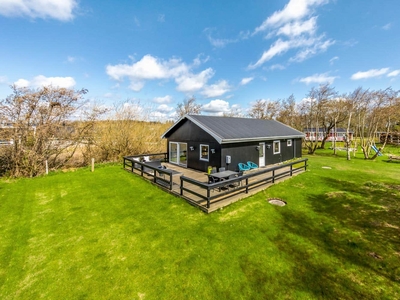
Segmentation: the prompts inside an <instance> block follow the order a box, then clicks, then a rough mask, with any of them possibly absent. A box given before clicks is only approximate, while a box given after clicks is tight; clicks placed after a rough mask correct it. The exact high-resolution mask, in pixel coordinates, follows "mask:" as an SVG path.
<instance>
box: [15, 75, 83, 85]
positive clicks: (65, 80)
mask: <svg viewBox="0 0 400 300" xmlns="http://www.w3.org/2000/svg"><path fill="white" fill-rule="evenodd" d="M14 84H15V86H16V87H18V88H21V87H33V88H38V87H43V86H50V85H51V86H54V87H61V88H73V87H74V86H75V84H76V82H75V80H74V78H72V77H45V76H43V75H38V76H36V77H34V78H33V79H32V80H31V81H29V80H26V79H23V78H21V79H18V80H17V81H16V82H14Z"/></svg>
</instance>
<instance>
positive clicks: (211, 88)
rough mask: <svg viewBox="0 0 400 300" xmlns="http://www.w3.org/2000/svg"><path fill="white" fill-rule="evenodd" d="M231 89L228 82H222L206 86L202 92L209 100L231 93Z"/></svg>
mask: <svg viewBox="0 0 400 300" xmlns="http://www.w3.org/2000/svg"><path fill="white" fill-rule="evenodd" d="M230 89H231V87H230V86H229V84H228V82H227V81H226V80H220V81H219V82H217V83H216V84H212V85H208V86H205V87H204V89H203V91H202V92H201V93H202V94H203V95H204V96H206V97H207V98H212V97H218V96H222V95H223V94H225V93H227V92H229V91H230Z"/></svg>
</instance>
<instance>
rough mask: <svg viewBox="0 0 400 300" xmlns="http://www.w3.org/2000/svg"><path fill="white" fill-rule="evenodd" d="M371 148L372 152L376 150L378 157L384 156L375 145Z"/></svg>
mask: <svg viewBox="0 0 400 300" xmlns="http://www.w3.org/2000/svg"><path fill="white" fill-rule="evenodd" d="M371 148H372V150H374V151H375V152H376V153H378V156H382V153H381V152H379V150H378V148H376V146H375V145H372V146H371Z"/></svg>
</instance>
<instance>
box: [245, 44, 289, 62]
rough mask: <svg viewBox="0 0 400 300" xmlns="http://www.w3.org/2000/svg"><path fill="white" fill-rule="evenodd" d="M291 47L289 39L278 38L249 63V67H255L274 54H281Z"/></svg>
mask: <svg viewBox="0 0 400 300" xmlns="http://www.w3.org/2000/svg"><path fill="white" fill-rule="evenodd" d="M290 48H291V43H290V41H283V40H281V39H278V40H277V41H276V42H275V43H274V44H273V45H272V46H271V47H270V48H269V49H268V50H267V51H264V53H263V54H262V55H261V58H260V59H259V60H258V61H257V62H256V63H255V64H253V65H249V69H255V68H257V67H259V66H261V65H262V64H264V63H265V62H267V61H269V60H270V59H271V58H273V57H274V56H276V55H279V54H282V53H284V52H286V51H288V50H289V49H290Z"/></svg>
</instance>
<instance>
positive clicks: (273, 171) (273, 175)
mask: <svg viewBox="0 0 400 300" xmlns="http://www.w3.org/2000/svg"><path fill="white" fill-rule="evenodd" d="M272 183H275V170H272Z"/></svg>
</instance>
